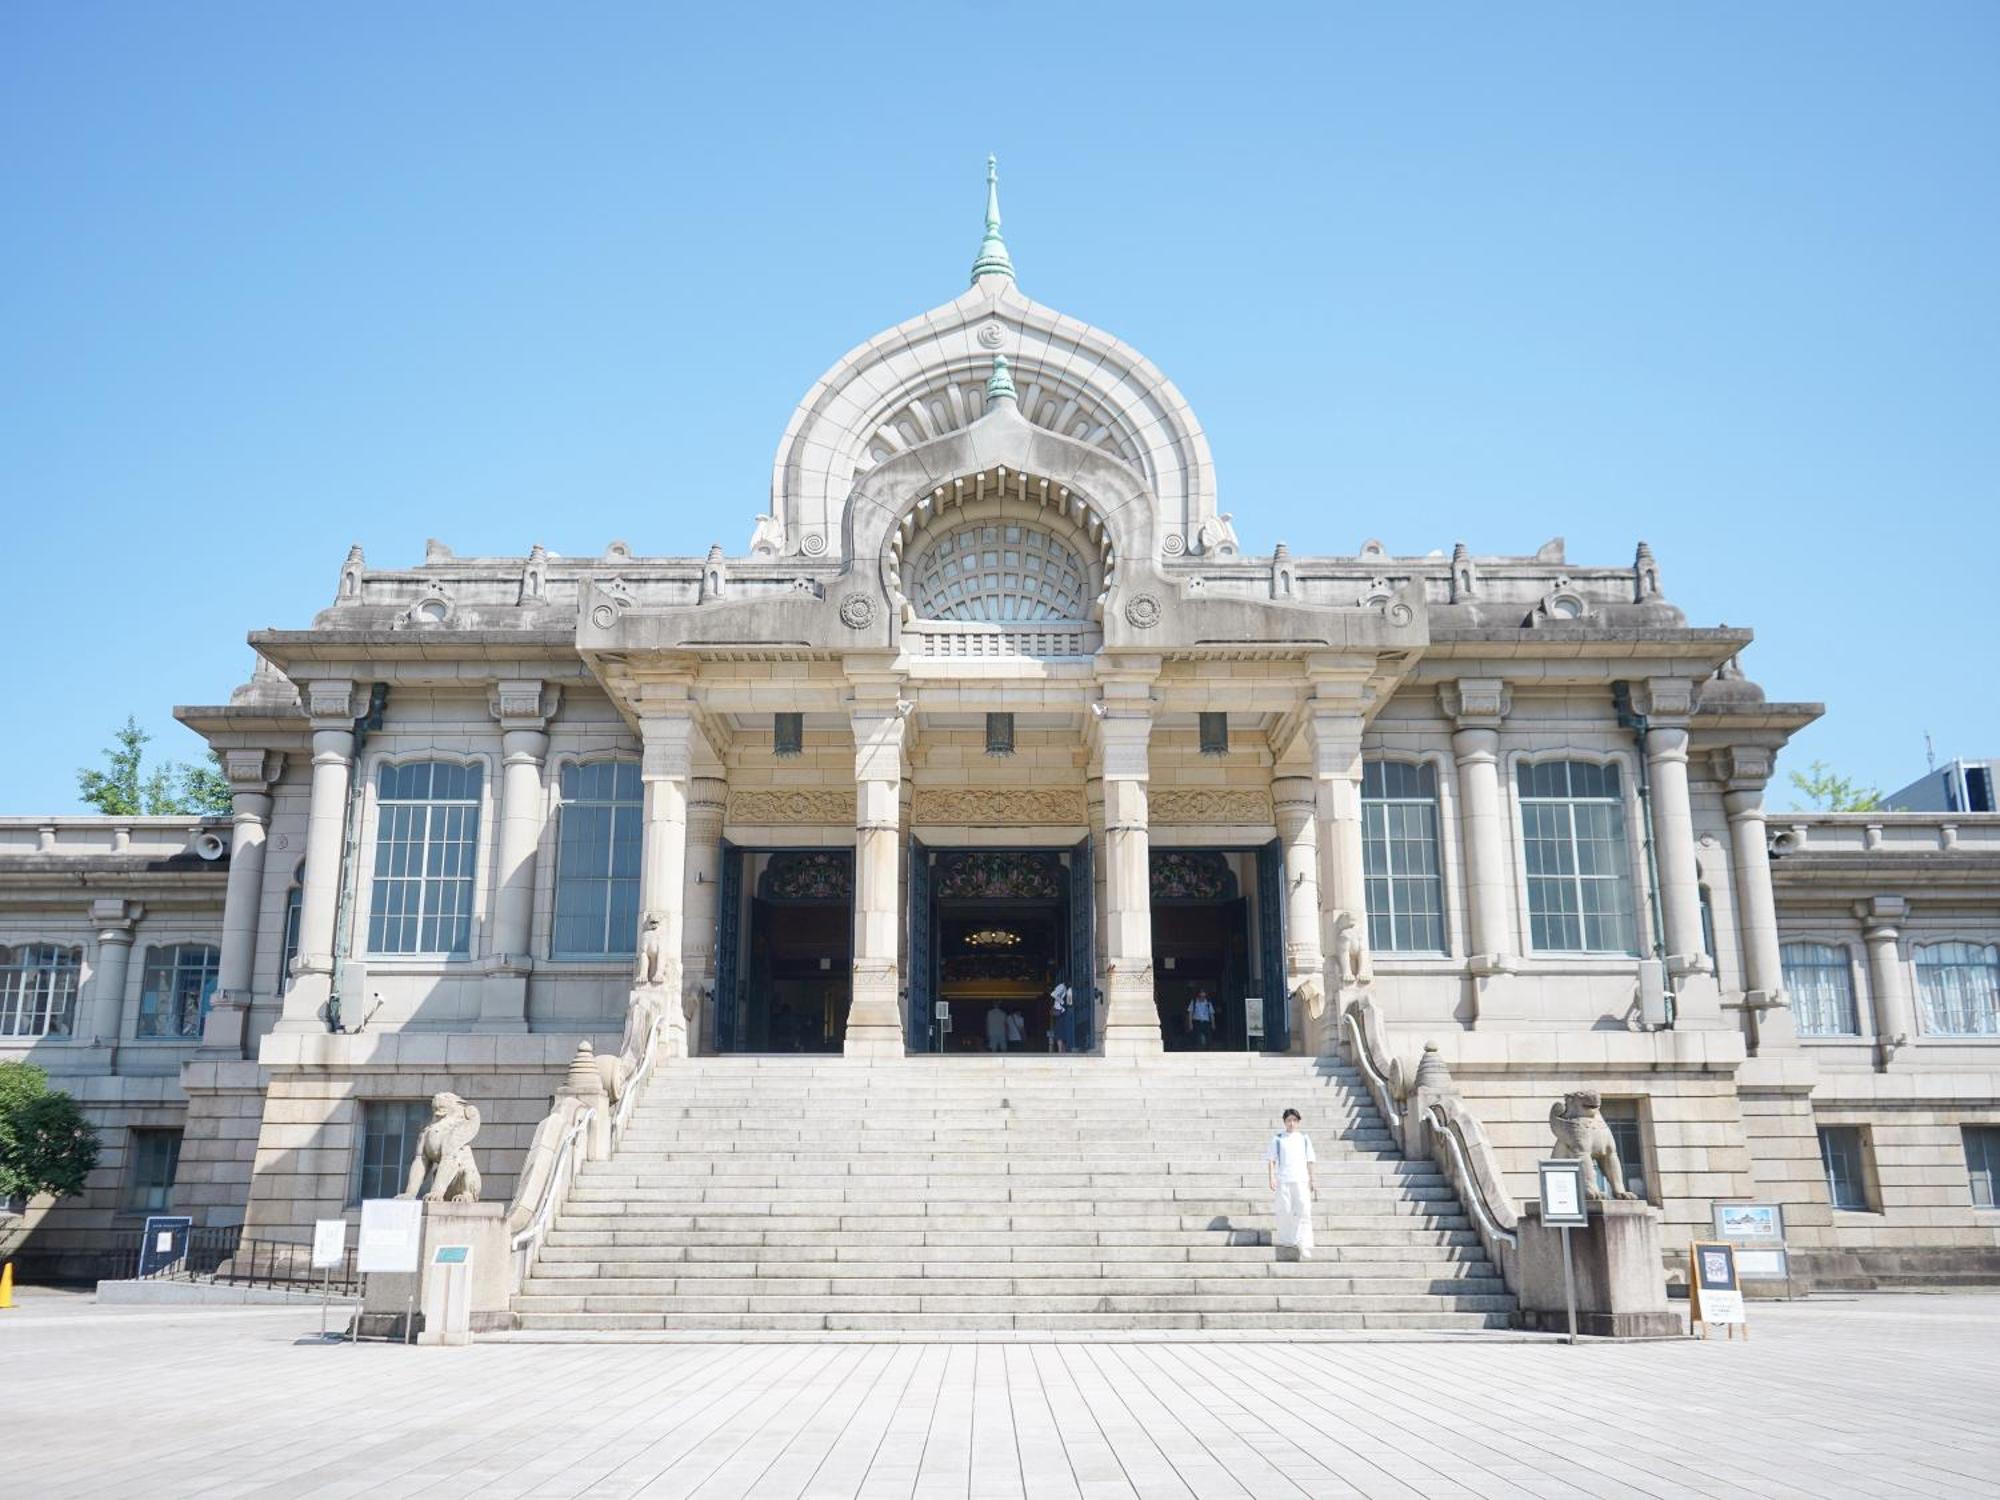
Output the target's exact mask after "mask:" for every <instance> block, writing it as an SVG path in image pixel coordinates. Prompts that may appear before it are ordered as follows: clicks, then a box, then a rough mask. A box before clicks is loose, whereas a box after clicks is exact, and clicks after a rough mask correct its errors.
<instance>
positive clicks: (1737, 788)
mask: <svg viewBox="0 0 2000 1500" xmlns="http://www.w3.org/2000/svg"><path fill="white" fill-rule="evenodd" d="M1712 764H1713V768H1714V772H1715V776H1716V779H1717V780H1718V781H1720V782H1721V783H1722V784H1723V788H1724V790H1723V793H1722V806H1723V809H1724V810H1725V811H1726V812H1727V813H1728V814H1729V868H1730V875H1731V878H1732V881H1733V884H1734V886H1735V891H1736V930H1737V933H1738V935H1739V937H1740V938H1741V940H1742V945H1743V991H1744V993H1743V1004H1744V1008H1745V1009H1746V1010H1747V1011H1748V1012H1749V1015H1750V1032H1751V1034H1750V1038H1749V1043H1750V1051H1751V1052H1752V1054H1753V1055H1754V1054H1761V1053H1762V1052H1764V1051H1765V1050H1766V1049H1769V1048H1774V1047H1789V1046H1791V1045H1792V1044H1793V1043H1795V1042H1796V1041H1797V1040H1798V1030H1797V1028H1796V1026H1795V1025H1794V1024H1793V1017H1792V1008H1791V1007H1792V1002H1791V997H1790V996H1789V995H1787V994H1786V993H1785V966H1784V957H1783V955H1782V954H1781V953H1780V952H1779V950H1778V908H1777V902H1776V900H1775V899H1774V897H1773V896H1772V892H1771V847H1770V840H1769V835H1768V833H1767V832H1766V831H1765V828H1764V783H1765V782H1766V781H1767V780H1768V779H1769V778H1770V775H1771V755H1770V752H1769V751H1767V750H1761V749H1732V750H1722V751H1718V752H1717V753H1716V754H1715V756H1714V759H1713V762H1712Z"/></svg>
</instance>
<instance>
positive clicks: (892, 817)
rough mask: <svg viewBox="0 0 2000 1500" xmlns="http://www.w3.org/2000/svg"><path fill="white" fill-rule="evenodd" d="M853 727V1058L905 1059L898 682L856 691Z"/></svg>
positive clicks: (903, 716)
mask: <svg viewBox="0 0 2000 1500" xmlns="http://www.w3.org/2000/svg"><path fill="white" fill-rule="evenodd" d="M851 715H852V721H853V726H854V987H853V991H852V998H851V1002H850V1004H849V1005H848V1009H847V1037H846V1041H845V1043H844V1046H843V1050H844V1051H845V1052H846V1054H847V1055H848V1056H849V1057H860V1058H868V1057H901V1056H902V1055H903V1053H904V1051H905V1048H904V1045H903V1010H902V1004H901V974H902V970H901V966H900V965H899V963H898V961H897V955H898V952H899V951H900V948H901V942H900V936H901V930H902V922H901V921H900V920H899V918H900V916H901V912H900V910H899V905H898V897H899V893H900V891H901V888H902V854H903V850H902V844H903V826H902V822H903V820H902V810H903V740H904V735H905V732H906V730H907V728H908V723H909V720H908V715H909V705H908V704H906V703H903V702H901V701H899V700H898V699H897V697H896V685H895V684H894V683H893V682H872V681H871V682H866V683H863V684H859V685H857V687H856V689H855V695H854V699H853V702H852V705H851Z"/></svg>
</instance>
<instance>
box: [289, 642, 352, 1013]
mask: <svg viewBox="0 0 2000 1500" xmlns="http://www.w3.org/2000/svg"><path fill="white" fill-rule="evenodd" d="M305 700H306V710H307V712H308V714H310V716H311V718H312V726H313V738H312V743H313V756H312V799H311V801H310V803H309V804H308V805H307V808H306V861H305V865H306V868H305V877H304V879H303V880H302V881H301V883H300V891H299V951H298V957H297V958H296V959H294V960H293V965H292V974H293V976H294V977H293V979H292V987H291V988H290V989H289V990H287V991H286V992H285V1010H284V1016H283V1019H281V1020H280V1021H279V1022H278V1029H279V1030H281V1031H317V1030H319V1029H320V1028H321V1027H323V1026H324V1025H325V1024H326V1016H325V1012H326V1003H327V1001H328V1000H330V999H331V998H332V997H333V946H334V931H333V927H334V920H335V917H336V915H337V913H338V911H339V908H340V881H341V866H342V864H343V859H342V854H343V845H344V844H345V843H346V841H347V800H348V791H349V782H350V779H351V777H352V775H353V772H354V721H355V720H356V719H357V718H358V717H360V713H361V709H362V699H361V697H360V696H359V695H358V694H357V693H356V690H355V684H354V683H353V682H351V681H346V680H321V681H316V682H308V683H307V684H306V685H305ZM348 878H349V879H353V878H355V872H353V871H349V872H348Z"/></svg>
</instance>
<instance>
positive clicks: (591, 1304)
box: [517, 1291, 1513, 1320]
mask: <svg viewBox="0 0 2000 1500" xmlns="http://www.w3.org/2000/svg"><path fill="white" fill-rule="evenodd" d="M517 1306H518V1308H519V1310H520V1312H521V1313H522V1314H524V1315H525V1314H530V1313H544V1312H552V1313H594V1312H603V1313H648V1314H655V1315H663V1314H670V1313H682V1314H685V1313H752V1312H771V1313H807V1314H811V1313H816V1312H817V1313H821V1314H827V1315H831V1314H834V1313H843V1312H845V1313H877V1314H881V1313H895V1314H923V1313H961V1314H979V1315H1008V1314H1024V1313H1025V1314H1037V1313H1039V1314H1050V1313H1118V1312H1130V1313H1152V1312H1158V1313H1286V1314H1290V1315H1292V1316H1294V1317H1297V1318H1300V1319H1301V1320H1305V1319H1309V1318H1311V1317H1312V1316H1314V1315H1315V1314H1325V1313H1331V1314H1341V1313H1361V1314H1366V1313H1371V1312H1376V1313H1430V1312H1469V1313H1488V1312H1506V1311H1508V1310H1510V1309H1511V1308H1512V1306H1513V1301H1512V1299H1511V1298H1508V1297H1491V1296H1486V1297H1479V1296H1466V1297H1432V1296H1427V1295H1417V1296H1402V1297H1397V1296H1381V1297H1372V1296H1357V1295H1352V1294H1342V1295H1328V1296H1312V1295H1304V1294H1299V1295H1294V1294H1291V1293H1286V1294H1284V1295H1282V1296H1281V1295H1279V1294H1278V1293H1276V1292H1267V1293H1260V1294H1254V1295H1253V1294H1248V1293H1242V1294H1228V1293H1219V1292H1218V1293H1202V1294H1196V1295H1191V1296H1171V1295H1165V1294H1158V1293H1148V1292H1133V1293H1114V1294H1099V1293H1097V1292H1094V1291H1092V1292H1084V1293H1078V1294H1075V1295H1067V1296H1055V1295H1047V1294H1043V1293H1039V1292H1038V1293H1036V1294H1034V1295H1032V1296H1022V1297H1015V1296H1009V1295H1005V1294H992V1295H969V1294H955V1293H940V1294H937V1295H932V1296H915V1295H909V1296H891V1295H883V1294H879V1293H868V1294H865V1295H859V1296H851V1297H848V1296H841V1295H838V1294H829V1293H824V1292H805V1293H801V1294H799V1295H797V1296H777V1295H766V1296H757V1297H751V1296H720V1295H708V1296H686V1297H682V1296H676V1297H672V1298H661V1297H646V1296H612V1295H604V1296H590V1297H557V1296H551V1297H543V1296H523V1297H521V1298H519V1299H517Z"/></svg>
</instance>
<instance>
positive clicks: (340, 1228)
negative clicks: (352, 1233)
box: [312, 1219, 347, 1271]
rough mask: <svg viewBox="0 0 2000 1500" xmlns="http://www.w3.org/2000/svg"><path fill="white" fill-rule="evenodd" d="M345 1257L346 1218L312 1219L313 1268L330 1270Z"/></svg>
mask: <svg viewBox="0 0 2000 1500" xmlns="http://www.w3.org/2000/svg"><path fill="white" fill-rule="evenodd" d="M345 1259H347V1220H345V1219H315V1220H313V1255H312V1265H313V1269H314V1270H315V1271H328V1270H332V1269H333V1268H334V1267H335V1266H338V1265H339V1264H340V1263H341V1262H342V1261H343V1260H345Z"/></svg>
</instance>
